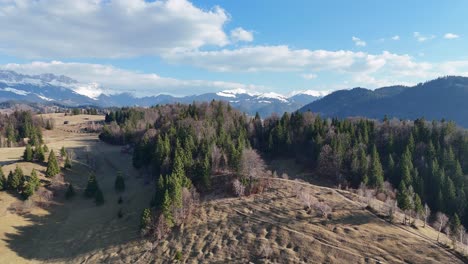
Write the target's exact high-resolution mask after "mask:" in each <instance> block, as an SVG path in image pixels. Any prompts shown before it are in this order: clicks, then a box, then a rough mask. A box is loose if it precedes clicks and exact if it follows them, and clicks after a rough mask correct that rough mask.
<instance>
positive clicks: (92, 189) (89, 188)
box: [84, 174, 99, 198]
mask: <svg viewBox="0 0 468 264" xmlns="http://www.w3.org/2000/svg"><path fill="white" fill-rule="evenodd" d="M98 188H99V186H98V182H97V179H96V176H95V175H94V174H90V175H89V176H88V184H87V185H86V189H85V191H84V194H85V196H86V197H87V198H92V197H94V196H95V195H96V191H97V189H98Z"/></svg>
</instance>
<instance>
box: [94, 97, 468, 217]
mask: <svg viewBox="0 0 468 264" xmlns="http://www.w3.org/2000/svg"><path fill="white" fill-rule="evenodd" d="M106 120H107V121H108V125H106V126H105V127H104V131H103V133H102V134H101V139H103V140H105V141H107V142H110V143H114V144H135V148H134V155H133V161H134V166H135V167H137V168H141V169H142V170H145V171H147V172H148V175H152V177H153V178H154V179H155V180H157V182H158V184H157V187H156V191H155V192H156V195H155V199H154V203H153V205H155V206H156V208H159V209H161V210H162V211H164V210H165V209H164V208H165V207H167V206H168V205H169V204H171V205H172V206H176V207H180V206H181V203H180V199H181V198H180V195H179V194H178V193H179V192H182V191H181V190H183V189H186V190H192V189H191V186H192V185H194V186H196V187H197V190H199V191H207V190H209V189H210V182H211V174H212V172H216V171H217V172H219V171H226V172H234V173H238V174H239V175H240V176H239V180H240V183H241V184H242V185H243V187H244V188H245V189H246V190H248V191H254V187H253V186H252V185H251V183H252V181H249V179H248V177H245V174H243V173H242V172H241V173H239V172H240V171H241V169H242V168H243V167H245V164H242V161H243V160H244V159H245V158H246V157H245V156H244V155H248V153H249V152H248V151H247V150H248V149H249V147H250V146H252V147H253V148H254V149H256V150H258V151H259V152H261V153H263V154H264V156H265V157H267V158H278V157H280V158H294V159H296V160H297V162H299V163H301V164H303V165H305V166H306V167H308V168H309V169H310V170H312V171H314V172H315V174H317V175H320V177H322V178H326V179H328V180H331V181H333V182H335V183H336V184H337V185H338V184H339V185H341V186H342V187H345V186H347V187H352V188H359V187H360V188H364V187H365V188H372V189H375V190H376V193H375V196H376V197H378V198H379V199H382V200H383V201H385V199H386V197H391V196H392V195H393V194H394V193H393V188H392V187H391V186H394V187H395V188H396V189H397V195H396V197H392V198H394V199H396V200H397V201H398V206H399V207H400V208H401V209H402V210H403V211H405V212H408V213H409V214H410V215H418V214H419V215H422V213H423V212H422V211H423V207H424V204H427V205H428V207H430V208H431V210H432V212H434V213H435V212H439V211H440V212H443V213H446V214H447V215H449V216H450V218H453V219H455V218H459V219H461V220H462V222H463V223H464V224H465V225H466V224H468V214H467V211H468V210H467V206H466V205H467V202H468V200H467V196H466V192H467V191H468V190H467V188H468V184H467V183H466V177H465V176H464V175H465V173H466V172H467V171H468V134H467V132H466V131H465V130H461V129H459V128H457V127H456V125H455V123H453V122H427V121H425V120H424V119H417V120H415V121H414V122H410V121H398V120H395V119H393V120H388V119H385V120H383V121H381V122H379V121H372V120H366V119H322V118H321V117H320V116H318V115H314V114H312V113H310V112H306V113H293V114H288V113H285V114H284V115H283V116H281V117H278V116H271V117H269V118H267V119H265V120H261V119H260V117H259V116H258V115H257V116H256V117H254V118H251V119H250V118H247V117H246V116H245V115H244V114H241V113H240V112H238V111H236V110H233V109H231V108H230V106H229V105H227V104H225V103H221V102H211V103H209V104H208V103H203V104H194V105H166V106H157V107H154V108H151V109H122V110H119V111H116V112H112V113H109V114H108V115H107V117H106ZM248 159H251V158H250V157H249V158H248ZM390 184H391V185H390ZM169 201H170V202H169ZM177 204H178V205H177ZM182 207H183V205H182ZM165 216H166V218H168V217H169V218H171V217H173V216H170V215H169V214H165ZM171 221H172V220H171Z"/></svg>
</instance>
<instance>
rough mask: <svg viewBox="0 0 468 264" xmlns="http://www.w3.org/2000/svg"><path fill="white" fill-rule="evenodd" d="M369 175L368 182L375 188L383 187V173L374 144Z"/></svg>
mask: <svg viewBox="0 0 468 264" xmlns="http://www.w3.org/2000/svg"><path fill="white" fill-rule="evenodd" d="M369 175H370V178H369V184H370V185H371V186H373V187H375V188H377V189H381V188H382V187H383V182H384V175H383V169H382V164H381V163H380V158H379V153H378V152H377V147H376V146H375V145H374V146H373V148H372V155H371V164H370V172H369Z"/></svg>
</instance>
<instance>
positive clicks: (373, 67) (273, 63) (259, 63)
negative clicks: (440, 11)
mask: <svg viewBox="0 0 468 264" xmlns="http://www.w3.org/2000/svg"><path fill="white" fill-rule="evenodd" d="M165 59H166V60H168V61H170V62H173V63H180V64H186V65H187V64H188V65H194V66H196V67H200V68H204V69H208V70H211V71H219V72H236V71H237V72H246V71H247V72H257V71H273V72H285V71H312V72H321V71H333V72H337V73H359V72H361V73H372V72H377V71H382V70H386V71H388V70H391V71H393V72H398V73H400V74H401V73H403V75H407V74H411V72H412V74H413V75H420V73H421V72H424V71H426V70H427V68H428V67H429V65H428V64H426V63H419V62H415V61H414V59H413V58H412V57H411V56H409V55H398V54H394V53H390V52H387V51H385V52H383V53H381V54H368V53H365V52H353V51H346V50H339V51H327V50H308V49H291V48H289V47H288V46H254V47H243V48H239V49H222V50H216V51H189V52H179V53H171V54H168V55H167V56H165Z"/></svg>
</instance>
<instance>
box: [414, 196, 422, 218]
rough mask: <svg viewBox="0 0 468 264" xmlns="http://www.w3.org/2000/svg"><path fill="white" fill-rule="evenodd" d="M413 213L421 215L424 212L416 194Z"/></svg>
mask: <svg viewBox="0 0 468 264" xmlns="http://www.w3.org/2000/svg"><path fill="white" fill-rule="evenodd" d="M414 212H415V213H416V214H417V215H421V214H422V213H423V212H424V207H423V205H422V202H421V198H419V195H418V194H416V195H415V197H414Z"/></svg>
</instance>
